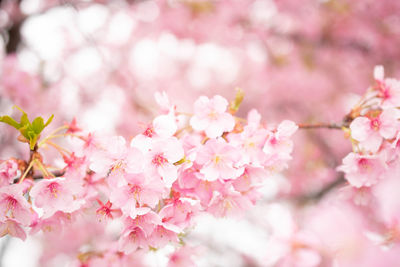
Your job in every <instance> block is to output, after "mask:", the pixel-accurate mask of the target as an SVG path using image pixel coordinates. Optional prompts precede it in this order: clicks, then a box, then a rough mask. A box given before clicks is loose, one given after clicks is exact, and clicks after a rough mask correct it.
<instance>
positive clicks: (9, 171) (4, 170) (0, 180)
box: [0, 159, 18, 186]
mask: <svg viewBox="0 0 400 267" xmlns="http://www.w3.org/2000/svg"><path fill="white" fill-rule="evenodd" d="M17 173H18V163H17V162H16V161H15V160H13V159H9V160H6V161H4V162H2V163H1V164H0V186H5V185H9V184H12V182H13V181H14V178H15V177H16V176H17Z"/></svg>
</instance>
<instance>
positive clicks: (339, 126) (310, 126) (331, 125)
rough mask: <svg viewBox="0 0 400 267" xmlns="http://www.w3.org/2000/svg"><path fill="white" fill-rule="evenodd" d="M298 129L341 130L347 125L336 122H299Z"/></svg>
mask: <svg viewBox="0 0 400 267" xmlns="http://www.w3.org/2000/svg"><path fill="white" fill-rule="evenodd" d="M297 125H298V126H299V129H306V130H307V129H336V130H341V129H342V128H343V127H348V125H347V124H337V123H299V124H297Z"/></svg>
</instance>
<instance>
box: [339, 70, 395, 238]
mask: <svg viewBox="0 0 400 267" xmlns="http://www.w3.org/2000/svg"><path fill="white" fill-rule="evenodd" d="M374 78H375V83H376V84H375V86H373V87H371V88H369V89H368V91H367V93H366V94H365V95H364V96H363V97H362V98H361V100H360V101H359V103H358V104H357V105H356V106H355V107H354V108H353V110H352V111H351V113H350V116H354V117H355V118H354V119H353V120H352V122H351V123H350V125H349V134H350V136H349V137H350V140H351V142H352V145H353V152H351V153H349V154H348V155H347V156H346V157H345V158H344V159H343V164H342V165H341V166H339V167H338V170H339V171H342V172H344V174H345V178H346V180H347V181H348V183H349V184H350V186H351V187H353V190H354V191H353V193H352V198H353V201H354V203H355V204H356V205H361V206H365V207H369V208H371V207H372V206H375V209H374V211H373V214H374V217H373V218H374V219H373V220H375V224H378V225H383V226H381V227H380V228H378V229H377V228H376V227H375V229H373V231H378V232H380V233H381V234H383V240H381V242H383V243H385V242H389V243H390V242H393V241H396V242H398V241H400V239H399V235H398V233H399V228H398V220H399V219H400V217H399V214H398V210H397V207H398V203H397V202H398V201H397V200H396V197H395V196H390V195H392V194H394V195H396V193H394V192H391V191H390V190H389V188H390V187H396V186H397V185H398V179H399V176H398V174H399V170H400V169H399V167H400V158H399V147H400V142H399V138H400V121H399V119H400V110H399V107H400V81H398V80H396V79H390V78H384V69H383V67H382V66H377V67H375V71H374ZM369 216H371V213H370V214H369ZM388 233H389V234H388Z"/></svg>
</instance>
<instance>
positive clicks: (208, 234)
mask: <svg viewBox="0 0 400 267" xmlns="http://www.w3.org/2000/svg"><path fill="white" fill-rule="evenodd" d="M196 222H197V223H196V227H195V229H194V230H193V231H192V232H191V233H190V236H191V235H193V236H194V237H195V238H194V240H196V239H199V244H200V245H206V244H212V245H213V246H215V247H216V248H220V249H221V251H218V249H217V250H215V248H214V249H213V248H210V249H211V250H212V251H211V253H216V254H218V257H214V256H213V255H209V253H207V254H206V255H202V256H203V257H204V258H205V260H204V262H203V263H201V262H200V263H199V264H200V266H210V265H212V264H214V265H216V266H232V267H234V266H242V264H241V260H240V258H237V259H234V258H232V257H235V255H236V256H238V253H237V252H239V253H242V254H246V255H249V256H251V257H254V258H255V259H257V260H259V261H262V259H263V257H264V255H265V254H266V252H267V251H266V247H267V244H268V234H267V233H266V231H265V229H262V228H260V227H257V226H256V225H254V224H252V223H250V222H248V221H246V220H244V219H243V220H236V219H227V218H220V219H217V218H214V217H213V216H211V215H209V214H204V215H202V216H200V217H199V218H198V220H196ZM190 236H189V238H190ZM232 249H233V251H232ZM225 252H226V253H228V254H229V257H227V255H224V254H225ZM231 253H232V255H231ZM239 255H240V254H239ZM207 264H208V265H207Z"/></svg>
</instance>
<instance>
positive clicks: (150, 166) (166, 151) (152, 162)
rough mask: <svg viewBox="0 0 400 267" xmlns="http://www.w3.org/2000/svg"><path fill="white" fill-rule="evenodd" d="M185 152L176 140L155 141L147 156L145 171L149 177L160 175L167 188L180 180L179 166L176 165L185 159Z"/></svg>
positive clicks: (173, 138)
mask: <svg viewBox="0 0 400 267" xmlns="http://www.w3.org/2000/svg"><path fill="white" fill-rule="evenodd" d="M184 155H185V154H184V150H183V148H182V145H181V143H180V142H179V141H178V140H177V139H176V138H175V137H170V138H167V139H159V140H155V141H154V142H153V143H152V144H151V148H150V150H149V151H148V152H147V153H146V155H145V170H146V172H148V175H154V174H156V175H159V176H160V177H161V178H162V179H163V181H164V183H165V185H166V186H167V187H171V185H172V184H173V182H175V180H176V179H177V178H178V168H179V166H176V165H174V163H176V162H178V161H179V160H181V159H183V157H184Z"/></svg>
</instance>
